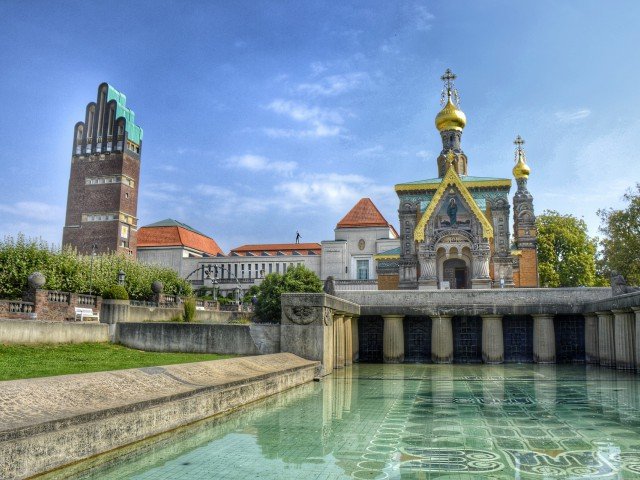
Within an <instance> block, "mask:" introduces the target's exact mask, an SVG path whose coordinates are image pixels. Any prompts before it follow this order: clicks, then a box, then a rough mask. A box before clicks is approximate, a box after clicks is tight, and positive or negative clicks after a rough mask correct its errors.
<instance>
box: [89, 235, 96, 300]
mask: <svg viewBox="0 0 640 480" xmlns="http://www.w3.org/2000/svg"><path fill="white" fill-rule="evenodd" d="M97 249H98V245H97V244H95V243H94V244H93V245H91V260H90V261H89V295H91V293H92V290H93V257H95V256H96V250H97Z"/></svg>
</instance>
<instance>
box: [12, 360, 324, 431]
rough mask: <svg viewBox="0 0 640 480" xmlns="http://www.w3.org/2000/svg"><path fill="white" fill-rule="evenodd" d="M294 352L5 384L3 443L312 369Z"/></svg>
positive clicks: (35, 379)
mask: <svg viewBox="0 0 640 480" xmlns="http://www.w3.org/2000/svg"><path fill="white" fill-rule="evenodd" d="M313 363H314V362H309V361H307V360H304V359H302V358H300V357H297V356H295V355H292V354H289V353H279V354H273V355H262V356H259V357H244V358H234V359H227V360H214V361H209V362H198V363H186V364H179V365H169V366H164V367H146V368H135V369H130V370H118V371H110V372H97V373H85V374H78V375H62V376H57V377H45V378H34V379H27V380H12V381H6V382H0V440H2V439H3V437H5V439H6V436H7V435H10V432H11V431H15V430H16V429H19V428H24V427H30V426H35V425H39V424H42V423H48V422H52V421H59V420H64V419H69V418H72V417H77V416H79V415H83V414H92V413H96V412H98V411H104V410H108V409H111V408H117V407H122V406H125V405H131V404H137V403H141V402H148V401H151V400H154V399H161V398H166V397H171V396H175V395H180V394H186V393H189V392H192V391H194V390H199V389H202V388H207V387H215V386H222V385H225V384H230V383H234V382H239V381H247V380H251V379H252V378H256V379H257V378H259V377H261V376H263V375H267V374H270V373H274V372H282V371H283V369H288V368H294V367H301V366H304V365H312V364H313Z"/></svg>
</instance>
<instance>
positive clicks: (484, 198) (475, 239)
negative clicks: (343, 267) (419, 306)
mask: <svg viewBox="0 0 640 480" xmlns="http://www.w3.org/2000/svg"><path fill="white" fill-rule="evenodd" d="M441 78H442V80H443V82H444V89H443V91H442V99H441V103H442V104H443V108H442V110H440V112H439V113H438V114H437V115H436V118H435V124H436V128H437V129H438V131H439V132H440V137H441V139H442V151H441V152H440V155H439V156H438V158H437V165H438V177H437V178H429V179H425V180H418V181H413V182H407V183H401V184H398V185H396V186H395V191H396V193H397V195H398V199H399V209H398V215H399V235H400V247H399V248H395V249H392V250H389V251H387V252H381V253H380V254H379V255H376V263H377V266H376V270H377V273H378V287H379V288H380V289H395V288H399V289H465V288H473V289H476V288H505V287H537V286H538V267H537V255H536V237H537V233H536V227H535V214H534V210H533V197H532V195H531V193H530V192H529V191H528V189H527V179H528V177H529V174H530V172H531V169H530V167H529V166H528V165H527V162H526V159H525V152H524V148H523V145H524V140H522V138H521V137H520V136H518V137H517V138H516V140H515V142H514V143H515V145H516V150H515V166H514V167H513V176H514V177H515V179H516V185H517V190H516V192H515V195H514V197H513V238H512V237H511V233H510V229H509V224H510V211H511V207H512V205H511V204H510V203H509V191H510V189H511V180H510V179H509V178H490V177H477V176H472V175H469V160H468V158H467V156H466V155H465V153H464V151H463V149H462V132H463V130H464V128H465V125H466V123H467V118H466V115H465V114H464V112H463V111H462V110H461V109H460V102H459V96H458V92H457V90H456V88H455V86H454V80H455V78H456V75H454V74H453V73H452V72H451V70H449V69H447V71H446V72H445V74H444V75H443V76H442V77H441Z"/></svg>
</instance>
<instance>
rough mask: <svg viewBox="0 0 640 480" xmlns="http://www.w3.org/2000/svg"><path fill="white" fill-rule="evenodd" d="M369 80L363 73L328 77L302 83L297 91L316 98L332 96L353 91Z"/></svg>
mask: <svg viewBox="0 0 640 480" xmlns="http://www.w3.org/2000/svg"><path fill="white" fill-rule="evenodd" d="M369 80H370V79H369V75H367V74H366V73H364V72H353V73H345V74H342V75H329V76H328V77H325V78H323V79H322V80H321V81H319V82H315V83H302V84H300V85H298V88H297V90H298V91H300V92H304V93H308V94H311V95H317V96H334V95H340V94H341V93H345V92H348V91H350V90H354V89H356V88H358V87H360V86H361V85H363V84H365V83H367V82H369Z"/></svg>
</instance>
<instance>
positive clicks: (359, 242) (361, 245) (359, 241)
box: [358, 238, 365, 250]
mask: <svg viewBox="0 0 640 480" xmlns="http://www.w3.org/2000/svg"><path fill="white" fill-rule="evenodd" d="M364 246H365V243H364V239H363V238H361V239H360V240H358V248H359V249H360V250H364Z"/></svg>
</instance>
